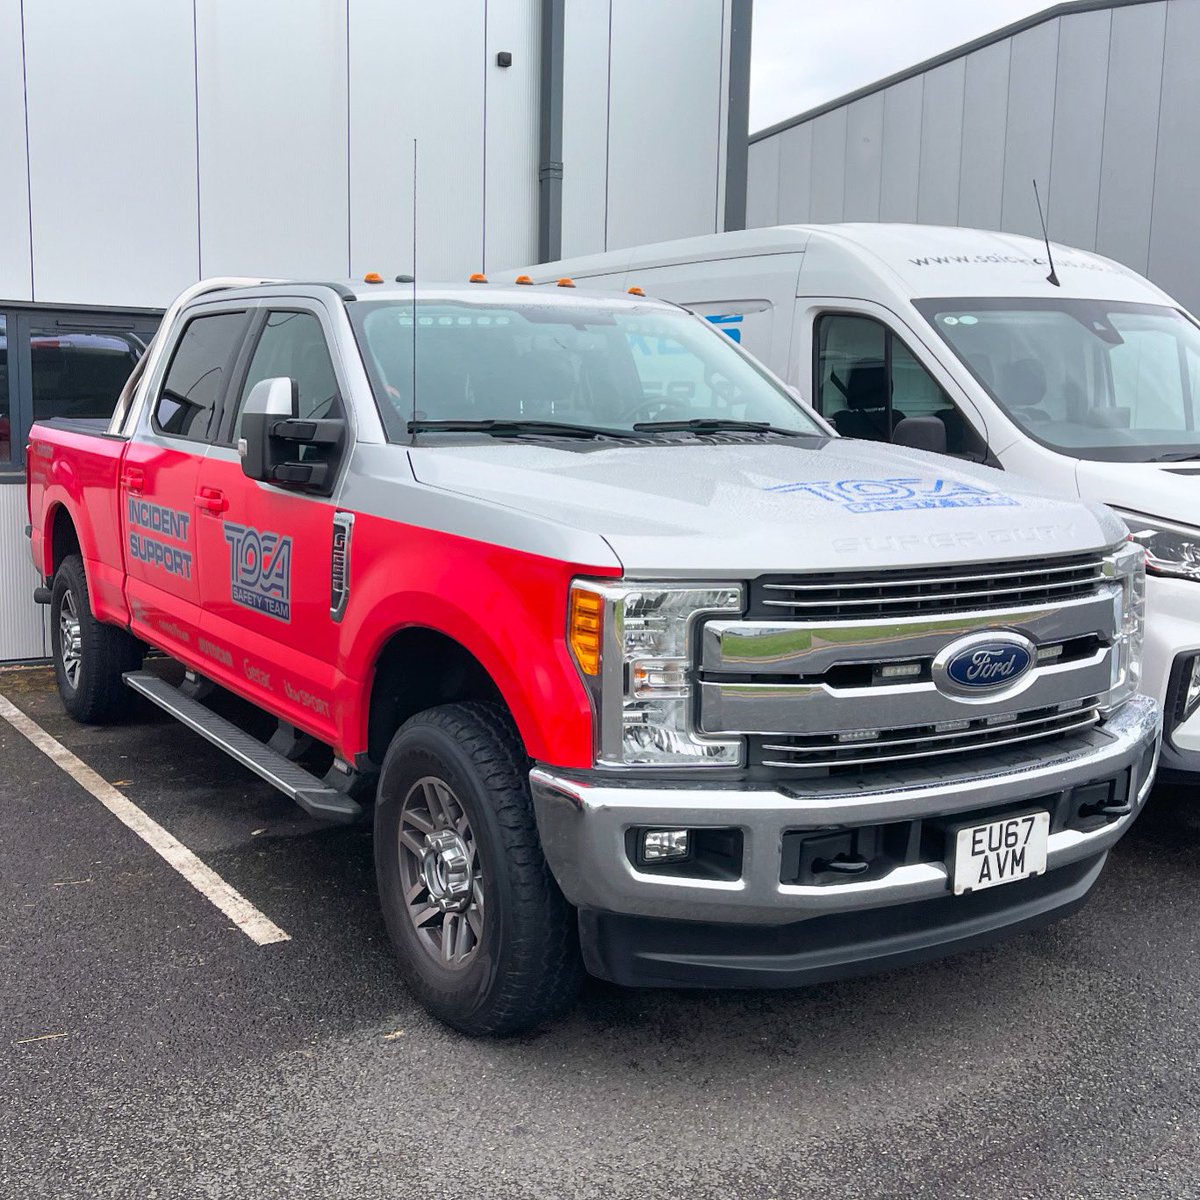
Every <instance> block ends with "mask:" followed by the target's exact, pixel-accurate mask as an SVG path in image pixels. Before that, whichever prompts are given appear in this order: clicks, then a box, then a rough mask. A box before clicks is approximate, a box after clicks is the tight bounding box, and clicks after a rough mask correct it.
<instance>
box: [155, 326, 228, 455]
mask: <svg viewBox="0 0 1200 1200" xmlns="http://www.w3.org/2000/svg"><path fill="white" fill-rule="evenodd" d="M245 327H246V314H245V313H244V312H234V313H214V314H213V315H212V316H206V317H194V318H193V319H192V320H191V321H189V322H188V324H187V327H186V328H185V329H184V331H183V336H182V337H181V338H180V339H179V345H178V346H176V347H175V354H174V356H173V357H172V359H171V365H170V367H169V368H168V370H167V376H166V379H165V380H164V381H163V386H162V391H161V392H160V393H159V396H158V401H157V403H156V404H155V406H154V425H155V428H157V429H158V430H159V431H160V432H161V433H169V434H174V435H175V436H176V437H183V438H188V439H190V440H192V441H201V442H202V441H207V440H208V439H209V438H210V437H211V436H212V434H213V433H214V432H215V427H214V426H213V414H214V412H215V411H216V410H217V408H218V406H219V404H220V401H221V396H222V393H223V392H224V389H225V386H226V383H227V382H228V380H229V375H230V372H231V370H232V368H233V360H234V358H235V357H236V355H237V352H238V349H239V348H240V346H241V343H242V334H243V331H244V330H245Z"/></svg>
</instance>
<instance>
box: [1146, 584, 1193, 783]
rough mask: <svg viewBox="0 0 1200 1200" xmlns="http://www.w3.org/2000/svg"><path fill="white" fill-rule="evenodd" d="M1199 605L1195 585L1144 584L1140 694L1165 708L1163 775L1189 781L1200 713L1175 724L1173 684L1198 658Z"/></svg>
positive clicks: (1191, 773)
mask: <svg viewBox="0 0 1200 1200" xmlns="http://www.w3.org/2000/svg"><path fill="white" fill-rule="evenodd" d="M1198 605H1200V584H1197V583H1196V582H1195V581H1194V580H1191V579H1173V578H1171V577H1170V576H1165V575H1150V576H1149V577H1148V578H1147V580H1146V643H1145V648H1144V650H1143V652H1142V688H1143V689H1144V690H1145V692H1146V693H1147V694H1148V695H1151V696H1153V697H1154V698H1155V699H1156V700H1157V701H1158V702H1159V704H1160V705H1162V706H1163V747H1162V768H1163V770H1164V771H1170V772H1172V773H1177V774H1187V775H1195V774H1200V709H1197V710H1196V712H1194V713H1193V714H1192V715H1191V717H1190V718H1189V719H1188V720H1187V721H1183V722H1177V718H1176V713H1175V712H1173V711H1171V709H1172V707H1173V704H1172V701H1173V699H1174V697H1173V695H1172V693H1171V682H1172V676H1173V673H1174V672H1175V671H1177V670H1178V669H1180V667H1181V666H1182V664H1183V663H1184V662H1185V661H1186V660H1189V659H1191V658H1192V657H1193V656H1194V655H1196V654H1200V619H1198V612H1200V610H1198Z"/></svg>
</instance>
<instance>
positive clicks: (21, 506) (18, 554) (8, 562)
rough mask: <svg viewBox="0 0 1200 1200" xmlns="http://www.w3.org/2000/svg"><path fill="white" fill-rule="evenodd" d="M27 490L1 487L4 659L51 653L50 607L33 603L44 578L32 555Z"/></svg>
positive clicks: (0, 642) (0, 652) (0, 647)
mask: <svg viewBox="0 0 1200 1200" xmlns="http://www.w3.org/2000/svg"><path fill="white" fill-rule="evenodd" d="M28 520H29V518H28V516H27V515H26V512H25V489H24V488H23V487H14V486H9V485H6V486H0V580H3V581H4V592H3V599H4V603H3V607H2V608H0V662H13V661H17V660H20V659H23V658H42V657H43V656H44V655H46V654H48V653H49V650H48V648H47V644H46V641H45V619H46V618H45V613H46V610H45V609H44V608H42V607H41V606H39V605H37V604H34V602H33V589H34V588H35V587H37V585H38V583H39V582H40V580H39V579H38V577H37V572H36V571H35V570H34V569H33V559H32V558H31V557H30V556H29V539H28V538H27V537H26V536H25V525H26V523H27V522H28Z"/></svg>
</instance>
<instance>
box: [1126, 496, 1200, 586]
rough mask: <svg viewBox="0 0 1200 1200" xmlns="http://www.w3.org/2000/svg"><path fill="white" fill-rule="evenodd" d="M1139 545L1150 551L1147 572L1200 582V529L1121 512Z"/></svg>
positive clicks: (1147, 552) (1148, 552)
mask: <svg viewBox="0 0 1200 1200" xmlns="http://www.w3.org/2000/svg"><path fill="white" fill-rule="evenodd" d="M1117 513H1118V515H1119V516H1120V517H1121V519H1122V520H1123V521H1124V522H1125V524H1126V525H1128V526H1129V532H1130V534H1132V536H1133V540H1134V541H1135V542H1138V543H1140V544H1141V545H1142V546H1144V547H1145V548H1146V570H1147V571H1149V572H1150V574H1152V575H1175V576H1178V577H1179V578H1180V579H1200V529H1190V528H1189V527H1188V526H1187V525H1176V524H1174V523H1172V522H1170V521H1157V520H1155V521H1152V520H1150V518H1149V517H1143V516H1141V515H1140V514H1139V513H1135V512H1124V511H1122V510H1121V509H1117Z"/></svg>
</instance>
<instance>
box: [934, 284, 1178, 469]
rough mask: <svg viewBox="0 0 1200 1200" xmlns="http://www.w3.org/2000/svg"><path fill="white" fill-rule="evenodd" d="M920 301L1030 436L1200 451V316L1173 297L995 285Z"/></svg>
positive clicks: (1131, 458) (1112, 456)
mask: <svg viewBox="0 0 1200 1200" xmlns="http://www.w3.org/2000/svg"><path fill="white" fill-rule="evenodd" d="M917 308H918V309H919V310H920V311H921V313H922V315H923V316H924V317H925V318H926V319H927V320H928V321H929V322H930V324H931V325H932V326H933V327H934V329H935V330H936V331H937V333H938V334H939V336H940V337H941V338H942V339H943V340H944V341H945V342H946V344H947V345H948V346H949V347H950V349H951V350H952V351H953V352H954V353H955V354H957V355H958V357H959V358H960V359H961V360H962V361H963V363H964V364H965V365H966V366H967V367H968V368H969V369H970V371H971V372H972V373H973V374H974V375H975V377H976V378H977V379H978V380H979V382H980V383H981V384H982V385H983V387H984V388H986V389H987V391H988V392H989V393H990V394H991V396H992V397H993V398H994V399H995V401H996V402H997V404H998V405H999V406H1000V407H1001V408H1002V409H1004V411H1005V412H1006V413H1007V414H1008V416H1009V417H1010V418H1011V419H1012V420H1013V421H1014V422H1015V423H1016V424H1017V425H1019V426H1020V427H1021V428H1022V429H1023V430H1024V431H1025V432H1026V433H1027V434H1028V435H1029V436H1030V437H1031V438H1033V439H1034V440H1035V441H1038V442H1040V443H1042V444H1043V445H1046V446H1050V447H1052V448H1053V449H1056V450H1063V451H1066V452H1067V453H1069V454H1071V455H1072V456H1074V457H1078V458H1092V459H1102V460H1111V461H1124V462H1152V461H1164V460H1167V459H1171V458H1185V457H1194V456H1196V455H1197V453H1200V328H1198V327H1197V326H1196V324H1195V322H1194V321H1192V320H1191V319H1190V318H1189V317H1187V316H1186V315H1185V314H1183V313H1181V312H1179V311H1178V310H1176V309H1173V308H1168V307H1166V306H1163V305H1153V304H1134V303H1128V302H1123V301H1108V300H1083V299H1068V298H1063V299H1055V298H1050V297H1047V298H1040V297H1039V298H1037V299H1034V298H1029V299H1023V298H1015V297H1000V298H998V297H986V298H973V299H953V300H920V301H917Z"/></svg>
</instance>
